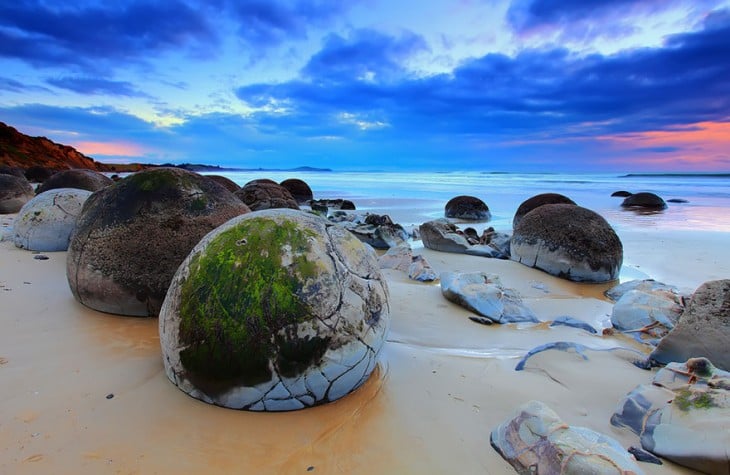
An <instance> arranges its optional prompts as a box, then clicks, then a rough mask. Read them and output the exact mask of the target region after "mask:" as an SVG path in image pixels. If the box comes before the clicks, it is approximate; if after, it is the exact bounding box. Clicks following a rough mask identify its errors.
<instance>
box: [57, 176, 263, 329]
mask: <svg viewBox="0 0 730 475" xmlns="http://www.w3.org/2000/svg"><path fill="white" fill-rule="evenodd" d="M248 211H249V209H248V208H247V207H246V205H244V204H243V203H241V201H240V200H239V199H238V198H236V197H235V196H234V195H233V194H232V193H230V192H229V191H228V190H226V189H225V188H223V187H222V186H220V185H218V184H217V183H215V182H214V181H213V180H209V179H207V178H205V177H203V176H202V175H198V174H196V173H193V172H189V171H186V170H182V169H178V168H155V169H150V170H146V171H143V172H139V173H135V174H134V175H130V176H128V177H126V178H125V179H123V180H121V181H119V182H116V183H115V184H114V185H112V186H109V187H107V188H104V189H103V190H100V191H98V192H96V193H93V194H92V195H91V196H90V197H89V198H88V199H87V200H86V203H85V204H84V208H83V210H82V212H81V215H80V216H79V218H78V222H77V226H76V229H75V230H74V232H73V234H72V235H71V243H70V245H69V250H68V255H67V262H66V277H67V279H68V282H69V285H70V287H71V291H72V293H73V294H74V297H75V298H76V299H77V300H78V301H79V302H81V303H82V304H84V305H86V306H88V307H91V308H93V309H96V310H100V311H102V312H108V313H116V314H121V315H133V316H156V315H157V313H158V312H159V309H160V306H161V304H162V300H163V299H164V297H165V293H166V292H167V288H168V287H169V285H170V280H171V279H172V276H173V274H174V273H175V271H176V270H177V268H178V266H179V265H180V263H181V262H182V261H183V259H184V258H185V256H187V255H188V253H189V252H190V250H191V249H192V248H193V246H195V244H197V242H198V241H199V240H200V238H202V237H203V236H205V235H206V234H207V233H208V232H210V231H212V230H213V229H215V228H216V227H217V226H220V225H221V224H223V223H224V222H226V221H228V220H229V219H231V218H233V217H235V216H238V215H239V214H242V213H246V212H248Z"/></svg>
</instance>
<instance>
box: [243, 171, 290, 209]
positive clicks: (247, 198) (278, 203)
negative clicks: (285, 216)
mask: <svg viewBox="0 0 730 475" xmlns="http://www.w3.org/2000/svg"><path fill="white" fill-rule="evenodd" d="M267 180H268V179H267V178H263V179H260V180H254V181H250V182H248V183H246V184H245V185H243V188H241V189H240V190H238V191H236V193H235V195H236V196H238V197H239V198H240V199H241V201H243V202H244V203H246V206H248V207H249V208H251V211H259V210H262V209H274V208H290V209H299V205H298V204H297V201H296V200H295V199H294V198H293V197H292V195H291V193H289V190H287V189H286V188H284V187H283V186H281V185H280V184H278V183H276V182H274V181H272V182H271V183H269V181H267Z"/></svg>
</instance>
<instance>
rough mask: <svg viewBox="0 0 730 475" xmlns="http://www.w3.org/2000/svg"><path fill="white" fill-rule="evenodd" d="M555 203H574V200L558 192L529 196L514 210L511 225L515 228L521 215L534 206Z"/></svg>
mask: <svg viewBox="0 0 730 475" xmlns="http://www.w3.org/2000/svg"><path fill="white" fill-rule="evenodd" d="M555 204H568V205H574V204H575V202H574V201H573V200H571V199H570V198H568V197H567V196H565V195H561V194H560V193H541V194H539V195H535V196H533V197H531V198H527V199H526V200H525V201H523V202H522V204H520V206H519V207H518V208H517V211H516V212H515V216H514V218H512V227H513V228H516V227H517V225H518V224H519V223H520V221H522V217H523V216H525V215H526V214H527V213H529V212H530V211H532V210H533V209H535V208H538V207H540V206H542V205H555Z"/></svg>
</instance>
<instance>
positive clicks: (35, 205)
mask: <svg viewBox="0 0 730 475" xmlns="http://www.w3.org/2000/svg"><path fill="white" fill-rule="evenodd" d="M90 195H91V192H90V191H88V190H79V189H76V188H56V189H54V190H49V191H46V192H43V193H41V194H40V195H38V196H36V197H34V198H33V199H32V200H30V201H28V202H27V203H26V204H24V205H23V207H22V208H21V209H20V211H19V212H18V216H16V217H15V222H14V223H13V242H14V243H15V246H16V247H19V248H21V249H28V250H31V251H46V252H50V251H65V250H66V249H68V242H69V240H70V239H71V233H72V232H73V230H74V228H75V227H76V220H77V219H78V217H79V214H81V208H82V207H83V205H84V202H86V200H87V199H88V198H89V196H90Z"/></svg>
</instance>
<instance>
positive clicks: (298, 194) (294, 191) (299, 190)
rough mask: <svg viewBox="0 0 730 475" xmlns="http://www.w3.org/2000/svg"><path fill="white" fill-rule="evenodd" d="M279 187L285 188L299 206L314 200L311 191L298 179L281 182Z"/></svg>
mask: <svg viewBox="0 0 730 475" xmlns="http://www.w3.org/2000/svg"><path fill="white" fill-rule="evenodd" d="M280 185H281V186H283V187H284V188H286V189H287V190H288V191H289V193H291V195H292V197H293V198H294V199H295V200H297V203H299V204H303V203H306V202H307V201H309V200H311V199H313V198H314V194H313V193H312V189H311V188H310V187H309V185H307V183H306V182H305V181H304V180H300V179H299V178H289V179H286V180H284V181H282V182H281V183H280Z"/></svg>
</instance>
